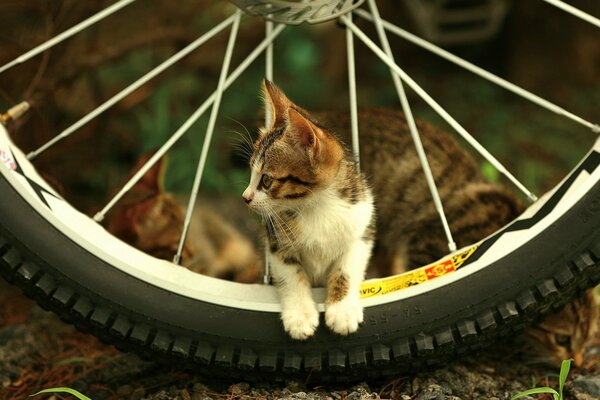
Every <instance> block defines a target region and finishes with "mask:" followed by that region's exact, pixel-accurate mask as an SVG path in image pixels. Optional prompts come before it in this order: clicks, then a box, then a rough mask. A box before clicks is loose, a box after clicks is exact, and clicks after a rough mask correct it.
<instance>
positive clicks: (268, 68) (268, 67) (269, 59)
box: [263, 20, 273, 285]
mask: <svg viewBox="0 0 600 400" xmlns="http://www.w3.org/2000/svg"><path fill="white" fill-rule="evenodd" d="M272 32H273V22H272V21H269V20H267V21H266V22H265V36H266V37H269V35H270V34H271V33H272ZM265 56H266V57H265V77H266V78H267V79H268V80H269V81H271V82H273V42H271V43H269V46H268V47H267V50H266V52H265ZM267 122H268V121H267V113H266V112H265V129H269V127H268V126H267ZM263 283H264V284H265V285H269V284H270V283H271V265H270V264H269V246H265V271H264V275H263Z"/></svg>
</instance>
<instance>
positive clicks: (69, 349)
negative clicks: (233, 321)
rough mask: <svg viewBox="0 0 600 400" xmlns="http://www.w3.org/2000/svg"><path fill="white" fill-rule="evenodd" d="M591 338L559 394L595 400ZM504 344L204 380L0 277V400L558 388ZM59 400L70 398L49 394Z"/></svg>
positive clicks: (454, 398)
mask: <svg viewBox="0 0 600 400" xmlns="http://www.w3.org/2000/svg"><path fill="white" fill-rule="evenodd" d="M599 339H600V338H599ZM597 342H598V346H596V347H595V348H593V350H592V351H591V352H590V353H589V354H588V360H586V363H585V365H587V368H579V369H574V370H572V372H571V374H570V376H569V380H568V382H567V387H566V392H565V394H566V396H565V399H577V400H592V399H600V365H599V363H598V360H600V340H598V341H597ZM511 349H512V347H511V345H510V343H509V344H504V345H498V346H496V347H494V348H492V349H488V350H487V351H486V352H485V353H484V354H482V355H479V356H472V357H470V358H466V359H461V360H459V361H457V362H455V363H453V364H452V365H448V366H446V367H445V368H441V369H436V370H432V371H429V372H423V373H419V374H413V375H406V376H398V377H397V378H396V379H394V380H391V381H388V382H362V383H360V384H357V385H354V386H348V387H334V386H318V387H314V386H308V385H306V384H304V383H302V382H295V381H289V382H284V383H278V384H269V383H261V384H253V383H249V382H235V381H215V380H214V379H211V380H207V379H205V378H203V377H202V376H199V375H194V374H192V373H189V372H183V371H178V370H176V369H166V368H164V367H162V366H160V365H158V364H156V363H153V362H148V361H144V360H141V359H140V358H139V357H137V356H135V355H133V354H126V353H121V352H119V351H118V350H116V349H115V348H113V347H112V346H106V345H103V344H101V343H99V342H98V341H97V340H96V339H95V338H94V337H92V336H90V335H86V334H83V333H80V332H78V331H77V330H75V329H74V328H73V327H71V326H70V325H67V324H64V323H62V322H61V321H60V320H59V319H58V318H57V317H55V316H54V315H53V314H51V313H48V312H45V311H43V310H42V309H41V308H40V307H38V306H36V305H34V304H33V303H32V302H31V301H29V300H28V299H26V298H25V297H23V296H22V295H21V294H20V293H19V292H18V291H17V290H16V289H14V288H12V287H9V286H8V285H7V284H5V283H4V282H2V281H0V399H1V400H8V399H11V400H12V399H15V400H22V399H26V398H27V397H28V396H29V395H30V394H32V393H35V392H37V391H38V390H41V389H44V388H49V387H59V386H62V387H65V386H66V387H70V388H73V389H76V390H79V391H80V392H82V393H85V394H86V395H87V396H89V397H90V398H92V399H93V400H103V399H106V400H109V399H127V400H142V399H147V400H176V399H177V400H219V399H228V400H229V399H231V400H233V399H253V400H255V399H256V400H259V399H265V400H269V399H288V400H292V399H293V400H365V399H402V400H409V399H410V400H434V399H440V400H460V399H463V400H466V399H489V400H492V399H510V397H511V395H513V394H515V393H517V392H519V391H522V390H525V389H528V388H530V387H532V384H533V382H537V385H538V386H545V385H550V386H553V387H556V386H557V383H556V379H557V378H556V374H557V373H558V368H548V369H543V368H542V369H533V368H530V367H527V366H526V365H525V364H524V362H523V361H522V360H517V359H515V357H514V356H511V355H510V354H511V353H512V354H514V351H512V350H511ZM51 397H52V396H48V395H47V398H51ZM40 398H41V396H40ZM60 398H65V399H66V398H71V397H69V396H68V395H64V397H60V396H56V397H55V399H60ZM537 398H541V399H547V400H550V399H551V398H550V397H539V396H538V397H537Z"/></svg>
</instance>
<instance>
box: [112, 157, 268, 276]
mask: <svg viewBox="0 0 600 400" xmlns="http://www.w3.org/2000/svg"><path fill="white" fill-rule="evenodd" d="M151 155H152V154H150V153H147V154H144V155H143V156H142V157H140V159H139V160H138V162H137V165H136V166H135V168H134V170H133V172H132V174H131V175H133V174H134V173H135V172H136V171H138V170H139V168H141V166H142V165H143V164H144V163H145V162H146V161H147V160H148V159H149V158H150V157H151ZM164 167H165V163H164V160H163V159H161V160H160V161H159V162H158V163H157V165H155V166H154V167H153V168H151V169H150V170H149V171H148V172H147V173H146V174H145V175H144V176H143V177H142V179H141V180H140V181H139V182H138V183H137V184H136V185H135V186H134V187H133V188H132V189H131V190H130V191H129V192H128V193H127V194H126V195H125V196H124V198H123V199H122V200H121V201H120V202H119V203H118V204H117V206H116V207H115V209H114V210H113V211H112V212H111V213H110V214H109V215H108V219H107V225H106V226H107V229H108V231H109V232H111V233H112V234H113V235H115V236H117V237H118V238H120V239H121V240H123V241H125V242H127V243H129V244H131V245H132V246H134V247H136V248H138V249H140V250H142V251H144V252H146V253H148V254H149V255H152V256H154V257H157V258H162V259H165V260H172V259H173V256H174V255H175V252H176V251H177V247H178V244H179V240H180V237H181V232H182V230H183V220H184V212H183V210H184V209H185V206H186V205H187V202H186V201H184V200H185V199H177V198H176V197H175V196H174V195H172V194H170V193H168V192H165V191H164V189H163V184H162V181H163V179H162V175H163V172H164ZM201 204H203V203H201ZM182 265H183V266H185V267H187V268H188V269H190V270H192V271H194V272H198V273H202V274H204V275H208V276H213V277H218V278H227V279H231V280H234V281H238V282H245V283H253V282H258V280H259V277H260V274H261V271H262V265H261V262H260V259H259V257H258V256H257V254H256V252H255V249H254V246H253V244H252V243H251V242H250V241H249V240H248V239H247V238H246V237H245V236H244V235H242V234H241V233H240V232H239V231H238V230H237V229H235V228H234V227H233V226H232V225H231V224H230V223H228V222H226V221H225V220H224V219H223V218H222V217H221V216H219V215H218V214H217V213H216V212H214V211H212V209H211V207H206V206H203V205H196V206H195V209H194V214H193V219H192V222H191V223H190V229H189V232H188V237H187V240H186V243H185V246H184V251H183V253H182Z"/></svg>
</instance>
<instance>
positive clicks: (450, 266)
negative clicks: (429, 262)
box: [425, 259, 455, 280]
mask: <svg viewBox="0 0 600 400" xmlns="http://www.w3.org/2000/svg"><path fill="white" fill-rule="evenodd" d="M454 269H455V268H454V263H453V262H452V259H449V260H446V261H443V262H441V263H439V264H436V265H434V266H431V267H429V268H425V274H426V275H427V280H431V279H433V278H437V277H439V276H442V275H446V274H447V273H450V272H453V271H454Z"/></svg>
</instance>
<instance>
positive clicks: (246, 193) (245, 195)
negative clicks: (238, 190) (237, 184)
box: [242, 189, 254, 204]
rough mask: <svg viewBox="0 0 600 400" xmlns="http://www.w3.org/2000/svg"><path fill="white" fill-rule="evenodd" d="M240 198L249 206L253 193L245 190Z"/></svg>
mask: <svg viewBox="0 0 600 400" xmlns="http://www.w3.org/2000/svg"><path fill="white" fill-rule="evenodd" d="M242 197H243V198H244V201H245V202H246V204H250V202H251V201H252V199H253V198H254V192H253V191H251V190H248V189H246V190H244V193H242Z"/></svg>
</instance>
